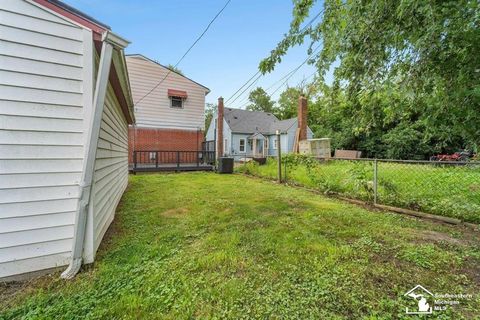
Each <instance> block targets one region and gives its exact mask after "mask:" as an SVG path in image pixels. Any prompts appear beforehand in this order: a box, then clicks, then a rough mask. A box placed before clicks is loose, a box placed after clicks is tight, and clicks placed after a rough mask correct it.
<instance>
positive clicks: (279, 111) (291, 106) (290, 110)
mask: <svg viewBox="0 0 480 320" xmlns="http://www.w3.org/2000/svg"><path fill="white" fill-rule="evenodd" d="M302 94H303V91H302V89H300V88H295V87H290V88H287V89H285V91H283V92H282V93H281V94H280V97H279V98H278V106H277V107H276V108H275V115H276V116H277V117H278V118H279V119H281V120H284V119H290V118H293V117H296V116H297V109H298V98H300V96H301V95H302Z"/></svg>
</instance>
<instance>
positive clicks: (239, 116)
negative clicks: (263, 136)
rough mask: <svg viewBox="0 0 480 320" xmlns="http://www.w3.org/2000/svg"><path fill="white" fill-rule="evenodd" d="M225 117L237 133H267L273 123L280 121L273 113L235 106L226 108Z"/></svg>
mask: <svg viewBox="0 0 480 320" xmlns="http://www.w3.org/2000/svg"><path fill="white" fill-rule="evenodd" d="M224 118H225V121H226V122H227V123H228V125H229V126H230V129H231V130H232V132H237V133H255V132H263V133H267V132H270V127H271V125H272V123H273V122H274V121H279V120H278V118H277V117H275V116H274V115H273V114H272V113H267V112H261V111H247V110H243V109H234V108H225V110H224Z"/></svg>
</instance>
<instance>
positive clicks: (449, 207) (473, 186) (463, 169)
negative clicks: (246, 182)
mask: <svg viewBox="0 0 480 320" xmlns="http://www.w3.org/2000/svg"><path fill="white" fill-rule="evenodd" d="M283 163H284V164H286V169H285V168H284V169H283V170H284V171H285V170H286V176H287V180H288V182H291V183H296V184H300V185H304V186H307V187H310V188H315V189H318V190H321V191H323V192H325V193H336V194H341V195H344V196H347V197H350V198H355V199H361V200H365V201H369V202H372V201H373V194H374V190H373V162H372V161H346V160H330V161H327V162H318V161H317V160H316V159H315V158H313V157H311V156H307V155H297V154H289V155H285V156H284V157H283ZM238 170H239V172H244V173H248V174H252V175H256V176H260V177H266V178H270V179H275V178H276V177H277V162H276V161H274V160H273V159H270V160H269V161H267V164H266V165H263V166H259V165H258V164H256V163H255V162H250V163H248V164H246V165H243V166H240V167H239V168H238ZM378 202H379V203H382V204H387V205H393V206H397V207H403V208H407V209H413V210H419V211H424V212H428V213H434V214H438V215H443V216H448V217H453V218H458V219H461V220H464V221H467V222H472V223H479V224H480V164H479V165H470V166H455V167H453V166H440V165H435V166H434V165H419V164H403V163H390V162H378Z"/></svg>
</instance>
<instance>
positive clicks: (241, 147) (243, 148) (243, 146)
mask: <svg viewBox="0 0 480 320" xmlns="http://www.w3.org/2000/svg"><path fill="white" fill-rule="evenodd" d="M239 151H240V152H245V139H240V148H239Z"/></svg>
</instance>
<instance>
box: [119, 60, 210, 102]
mask: <svg viewBox="0 0 480 320" xmlns="http://www.w3.org/2000/svg"><path fill="white" fill-rule="evenodd" d="M125 56H126V57H127V58H129V57H134V58H140V59H144V60H146V61H149V62H151V63H154V64H156V65H158V66H160V67H162V68H165V69H167V70H170V71H171V72H173V73H175V74H177V75H179V76H181V77H184V78H185V79H187V80H190V81H191V82H193V83H195V84H196V85H199V86H200V87H202V88H204V89H205V90H206V93H205V95H207V94H209V93H210V89H209V88H207V87H205V86H204V85H203V84H200V83H198V82H196V81H194V80H192V79H190V78H189V77H186V76H185V75H183V74H181V73H178V72H176V71H174V70H171V69H169V68H167V67H166V66H164V65H163V64H161V63H159V62H157V61H155V60H152V59H150V58H148V57H145V56H144V55H143V54H139V53H134V54H126V55H125Z"/></svg>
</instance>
